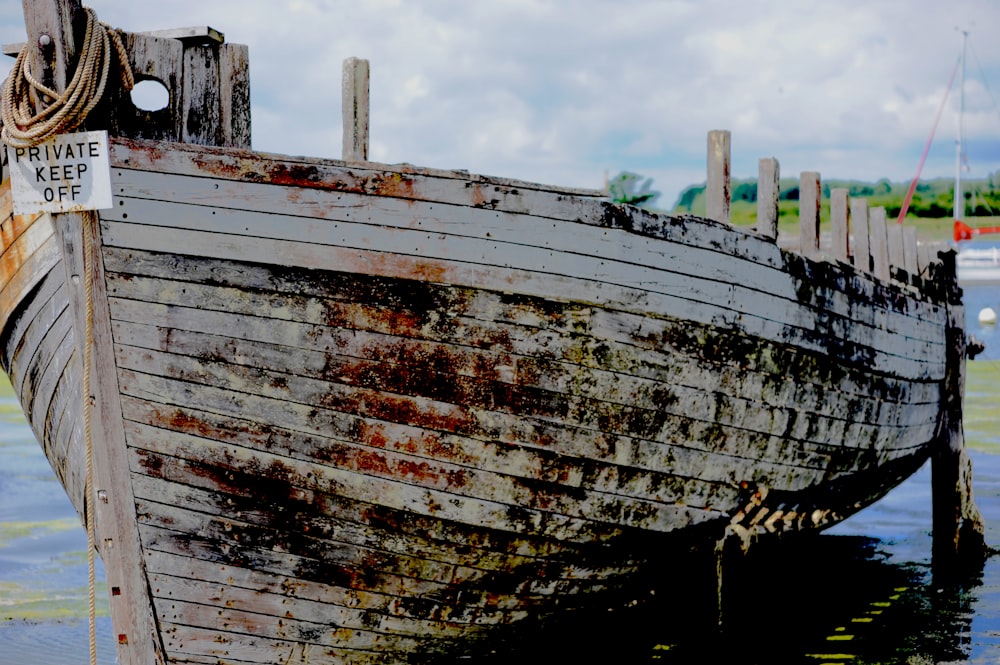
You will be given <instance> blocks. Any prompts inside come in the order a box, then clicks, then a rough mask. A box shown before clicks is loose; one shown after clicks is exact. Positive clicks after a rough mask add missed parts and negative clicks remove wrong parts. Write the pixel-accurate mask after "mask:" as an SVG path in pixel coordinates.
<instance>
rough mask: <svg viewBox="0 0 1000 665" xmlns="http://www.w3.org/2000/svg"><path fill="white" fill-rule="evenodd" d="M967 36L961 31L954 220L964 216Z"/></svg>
mask: <svg viewBox="0 0 1000 665" xmlns="http://www.w3.org/2000/svg"><path fill="white" fill-rule="evenodd" d="M968 38H969V32H968V31H967V30H963V31H962V80H961V83H959V86H958V99H959V102H958V138H957V139H956V140H955V205H954V210H953V214H954V217H955V221H956V222H960V221H962V219H963V218H964V217H965V197H964V196H963V195H962V150H963V146H964V142H965V126H964V125H965V49H966V42H967V41H968Z"/></svg>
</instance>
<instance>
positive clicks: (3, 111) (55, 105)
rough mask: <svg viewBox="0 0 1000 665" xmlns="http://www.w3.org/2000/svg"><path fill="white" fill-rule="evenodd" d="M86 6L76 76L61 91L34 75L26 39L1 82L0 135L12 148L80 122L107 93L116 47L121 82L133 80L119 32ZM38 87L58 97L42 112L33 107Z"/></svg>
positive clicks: (128, 84) (127, 84)
mask: <svg viewBox="0 0 1000 665" xmlns="http://www.w3.org/2000/svg"><path fill="white" fill-rule="evenodd" d="M83 9H84V11H86V12H87V31H86V34H85V35H84V38H83V44H82V46H81V48H80V59H79V62H78V63H77V66H76V71H75V72H74V74H73V79H72V80H71V81H70V82H69V85H67V86H66V90H65V92H63V93H62V94H59V93H57V92H56V91H54V90H52V89H50V88H48V87H47V86H45V85H43V84H42V83H41V82H40V81H38V80H37V79H36V78H35V77H33V76H32V75H31V71H30V68H29V64H28V61H29V59H30V58H29V57H28V51H29V49H30V47H31V44H30V43H28V44H25V46H24V48H22V49H21V52H20V53H19V54H18V56H17V61H16V62H15V63H14V67H13V68H12V69H11V72H10V75H9V76H8V77H7V80H6V81H4V84H3V98H2V99H0V119H2V120H3V130H2V131H0V139H2V140H3V142H4V143H6V144H7V145H9V146H11V147H13V148H27V147H29V146H33V145H37V144H39V143H41V142H42V141H44V140H46V139H48V138H51V137H52V136H55V135H56V134H61V133H65V132H71V131H73V130H74V129H76V128H77V127H79V126H80V125H81V124H82V123H83V121H84V120H85V119H86V118H87V115H88V114H89V113H90V112H91V111H92V110H93V109H94V107H95V106H97V104H98V102H100V101H101V97H102V96H103V95H104V89H105V86H106V84H107V81H108V71H109V70H110V68H111V57H112V55H113V54H112V48H113V49H114V51H115V52H116V53H117V56H118V61H119V62H120V63H121V69H120V72H121V82H122V86H124V88H125V89H126V90H131V89H132V88H133V86H134V85H135V80H134V78H133V76H132V68H131V66H130V65H129V61H128V55H127V54H126V52H125V45H124V44H123V43H122V40H121V36H120V35H119V34H118V31H116V30H115V29H114V28H112V27H111V26H109V25H107V24H106V23H102V22H101V21H99V20H97V14H95V13H94V10H93V9H91V8H90V7H84V8H83ZM32 89H34V90H35V91H37V92H38V93H40V94H42V95H46V96H47V97H49V98H50V99H52V100H54V101H53V102H52V103H51V104H50V105H49V106H48V107H47V108H45V109H44V110H42V111H41V112H40V113H38V114H35V113H34V107H33V105H32V103H31V91H32Z"/></svg>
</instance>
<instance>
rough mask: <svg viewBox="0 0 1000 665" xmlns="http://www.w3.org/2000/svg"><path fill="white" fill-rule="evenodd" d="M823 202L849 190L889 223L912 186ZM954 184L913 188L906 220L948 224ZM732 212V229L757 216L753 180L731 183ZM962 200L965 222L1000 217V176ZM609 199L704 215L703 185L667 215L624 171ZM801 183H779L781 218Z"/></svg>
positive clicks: (974, 182)
mask: <svg viewBox="0 0 1000 665" xmlns="http://www.w3.org/2000/svg"><path fill="white" fill-rule="evenodd" d="M822 185H823V197H824V198H825V199H829V197H830V190H832V189H841V188H843V189H847V190H848V192H849V193H850V195H851V197H856V198H865V199H868V204H869V206H871V207H875V206H881V207H884V208H885V209H886V214H887V215H888V216H889V217H890V218H892V217H897V216H898V215H899V211H900V210H901V209H902V206H903V201H904V199H905V197H906V192H907V190H908V189H909V186H910V183H909V182H903V183H893V182H890V181H889V180H887V179H882V180H879V181H878V182H874V183H872V182H862V181H857V180H828V181H825V182H823V183H822ZM954 187H955V182H954V180H951V179H949V178H933V179H928V180H921V181H919V182H918V183H917V187H916V190H915V192H914V195H913V199H912V201H911V202H910V205H909V208H908V211H907V217H916V218H926V219H944V218H951V216H952V211H953V209H954V200H955V197H954ZM730 188H731V192H732V206H731V208H730V218H731V220H732V222H733V223H735V224H741V223H747V224H749V223H753V222H754V221H755V220H756V216H757V179H756V178H750V179H745V180H739V179H734V180H733V181H732V182H731V184H730ZM962 189H963V192H962V194H963V198H964V199H965V204H966V205H965V210H966V213H965V214H966V216H970V217H982V216H998V215H1000V171H997V172H996V173H993V174H991V175H990V176H988V177H986V178H979V179H970V180H967V181H963V183H962ZM608 192H609V196H610V197H611V199H612V200H613V201H616V202H619V203H631V204H633V205H638V206H641V207H644V208H647V209H650V210H659V211H661V212H672V213H675V214H684V213H687V214H694V215H702V214H704V213H705V185H704V184H699V185H690V186H688V187H686V188H685V189H684V190H683V191H682V192H681V194H680V196H678V198H677V201H676V202H675V203H674V205H673V207H672V208H670V209H669V210H665V209H659V208H657V207H656V202H657V201H658V197H659V192H657V191H655V190H654V189H653V188H652V180H650V179H649V178H643V177H642V176H640V175H638V174H635V173H631V172H628V171H625V172H622V173H620V174H618V175H617V176H615V177H614V178H612V179H610V180H609V181H608ZM798 199H799V181H798V180H797V179H795V178H782V180H781V194H780V197H779V202H778V212H779V216H781V217H785V216H794V217H796V218H797V217H798Z"/></svg>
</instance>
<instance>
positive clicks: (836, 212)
mask: <svg viewBox="0 0 1000 665" xmlns="http://www.w3.org/2000/svg"><path fill="white" fill-rule="evenodd" d="M850 202H851V197H850V195H849V194H848V190H846V189H834V190H833V191H831V192H830V234H831V236H832V243H833V244H832V245H831V247H830V252H831V254H833V258H835V259H837V260H839V261H844V262H845V263H847V262H850V260H851V248H850V236H851V210H850Z"/></svg>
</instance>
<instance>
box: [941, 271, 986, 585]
mask: <svg viewBox="0 0 1000 665" xmlns="http://www.w3.org/2000/svg"><path fill="white" fill-rule="evenodd" d="M941 256H942V259H943V261H942V271H941V272H943V273H944V274H945V275H946V278H945V279H948V280H949V282H950V284H949V286H950V288H949V291H950V295H949V298H948V328H947V331H946V339H947V344H948V348H947V360H946V370H945V372H946V373H945V394H944V405H943V406H944V410H945V426H944V428H943V431H942V433H941V436H940V440H939V441H938V442H937V443H936V445H935V449H934V451H933V453H932V454H931V492H932V503H933V506H932V513H933V525H934V526H933V528H934V533H933V542H932V568H933V571H934V576H935V578H937V577H938V576H944V577H947V578H954V577H956V576H959V575H961V568H960V566H959V565H957V564H958V563H959V558H960V557H961V556H966V557H969V558H972V557H979V558H980V559H981V557H983V556H984V555H985V549H986V548H985V539H984V536H983V534H984V527H983V518H982V515H980V513H979V509H978V508H977V507H976V504H975V500H974V499H973V496H972V462H971V461H970V460H969V457H968V453H967V452H966V450H965V432H964V430H963V428H962V413H963V408H962V407H963V403H962V402H963V397H964V389H965V358H966V349H965V312H964V307H963V306H962V296H961V290H960V289H959V287H958V279H957V275H956V270H955V252H954V251H950V252H942V254H941Z"/></svg>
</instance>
